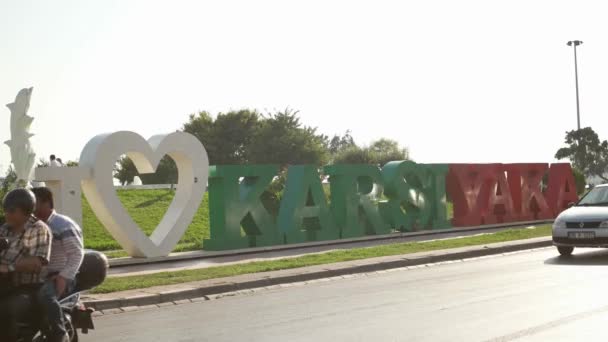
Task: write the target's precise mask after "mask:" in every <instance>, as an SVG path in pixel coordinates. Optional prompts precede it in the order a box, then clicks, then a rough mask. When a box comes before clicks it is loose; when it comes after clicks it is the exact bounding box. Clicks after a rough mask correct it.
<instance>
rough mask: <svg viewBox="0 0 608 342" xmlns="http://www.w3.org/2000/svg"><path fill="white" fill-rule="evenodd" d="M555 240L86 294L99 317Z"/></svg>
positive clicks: (536, 245)
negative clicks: (97, 311)
mask: <svg viewBox="0 0 608 342" xmlns="http://www.w3.org/2000/svg"><path fill="white" fill-rule="evenodd" d="M551 244H552V241H551V237H540V238H534V239H527V240H517V241H509V242H499V243H493V244H487V245H479V246H471V247H463V248H454V249H447V250H438V251H432V252H423V253H412V254H404V255H395V256H388V257H379V258H370V259H362V260H355V261H348V262H340V263H335V264H327V265H319V266H310V267H302V268H294V269H288V270H281V271H271V272H262V273H253V274H245V275H239V276H234V277H227V278H218V279H210V280H204V281H196V282H191V283H183V284H177V285H168V286H158V287H150V288H147V289H141V290H130V291H123V292H114V293H109V294H90V295H84V296H83V300H84V301H85V303H86V305H88V306H90V307H93V308H95V309H96V310H101V311H100V312H99V313H98V314H107V313H117V312H123V311H131V310H137V309H139V308H146V307H151V306H163V305H173V304H179V303H181V302H190V301H193V300H195V301H196V300H208V299H210V296H214V295H218V294H222V293H229V292H236V291H242V290H250V289H256V288H266V287H269V286H289V284H292V283H301V282H307V281H314V280H319V279H326V278H332V277H344V278H348V277H352V275H353V274H361V273H370V272H378V271H383V270H389V269H395V268H403V267H412V266H420V265H426V264H432V263H437V262H445V261H459V260H462V259H468V258H476V257H482V256H487V255H494V254H502V253H508V252H514V251H520V250H526V249H535V248H542V247H548V246H551Z"/></svg>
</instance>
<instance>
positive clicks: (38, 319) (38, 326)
mask: <svg viewBox="0 0 608 342" xmlns="http://www.w3.org/2000/svg"><path fill="white" fill-rule="evenodd" d="M8 244H9V243H8V241H7V240H6V239H0V250H2V249H5V248H7V247H8ZM108 267H109V263H108V259H107V257H106V256H105V255H104V254H103V253H101V252H97V251H93V250H86V251H85V254H84V259H83V261H82V264H81V265H80V268H79V271H78V274H77V275H76V282H75V283H76V285H75V288H74V290H73V291H71V292H70V293H68V294H67V295H66V296H64V297H63V298H61V299H60V300H59V304H60V305H61V309H62V312H63V317H64V320H63V321H64V325H65V330H66V331H67V332H68V336H69V341H70V342H78V330H80V332H81V333H83V334H87V333H88V332H89V330H92V329H95V326H94V325H93V318H92V314H93V312H94V310H93V309H91V308H87V307H85V305H84V304H83V303H82V301H81V300H80V295H81V293H82V292H83V291H86V290H90V289H92V288H94V287H96V286H99V285H101V283H103V282H104V280H105V278H106V275H107V270H108ZM18 331H19V338H18V341H19V342H29V341H33V342H45V341H47V336H48V333H49V331H50V326H49V324H48V322H47V321H46V318H45V315H44V313H43V312H42V310H41V308H39V307H38V305H36V304H34V305H33V314H32V315H29V317H28V320H27V321H24V322H19V324H18Z"/></svg>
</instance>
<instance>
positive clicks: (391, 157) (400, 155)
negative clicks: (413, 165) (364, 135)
mask: <svg viewBox="0 0 608 342" xmlns="http://www.w3.org/2000/svg"><path fill="white" fill-rule="evenodd" d="M408 159H409V153H408V150H407V148H404V147H400V146H399V143H398V142H397V141H395V140H390V139H379V140H376V141H374V142H372V143H371V144H370V145H369V146H367V147H359V146H356V145H354V146H350V147H347V148H345V149H343V150H341V151H339V152H338V153H337V154H336V155H335V156H334V160H333V162H334V164H373V165H378V166H383V165H384V164H386V163H388V162H390V161H395V160H408Z"/></svg>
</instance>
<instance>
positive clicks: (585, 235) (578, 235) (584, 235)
mask: <svg viewBox="0 0 608 342" xmlns="http://www.w3.org/2000/svg"><path fill="white" fill-rule="evenodd" d="M568 237H569V238H571V239H595V232H570V233H568Z"/></svg>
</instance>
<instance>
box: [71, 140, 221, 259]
mask: <svg viewBox="0 0 608 342" xmlns="http://www.w3.org/2000/svg"><path fill="white" fill-rule="evenodd" d="M123 154H126V155H127V156H129V158H131V159H132V160H133V163H134V164H135V167H136V168H137V170H138V171H139V172H140V173H152V172H154V171H155V170H156V167H157V166H158V163H159V162H160V160H161V159H162V158H163V157H164V156H165V155H169V156H170V157H171V158H172V159H173V160H174V161H175V164H176V165H177V171H178V182H177V190H176V192H175V197H174V198H173V201H172V202H171V205H170V206H169V209H168V210H167V213H166V214H165V216H164V217H163V219H162V220H161V221H160V223H159V224H158V226H157V227H156V229H155V230H154V232H153V233H152V235H151V236H150V237H148V236H147V235H146V234H144V232H142V231H141V229H140V228H139V226H138V225H137V224H136V223H135V221H133V219H132V218H131V216H130V215H129V213H128V212H127V210H126V209H125V208H124V207H123V205H122V203H121V202H120V200H119V199H118V196H117V195H116V190H115V189H114V182H113V177H112V172H113V170H114V166H115V165H116V161H117V160H118V158H120V156H121V155H123ZM80 165H81V166H83V167H89V168H90V169H91V170H92V177H91V178H90V179H87V180H84V181H83V182H82V189H83V192H84V194H85V196H86V198H87V200H88V201H89V204H90V205H91V209H93V211H94V212H95V214H96V215H97V218H99V220H100V221H101V223H102V224H103V225H104V226H105V227H106V229H107V230H108V231H109V232H110V234H112V236H113V237H114V238H115V239H116V241H117V242H118V243H119V244H120V245H121V246H122V247H123V248H124V249H125V250H126V251H127V253H129V255H131V256H137V257H148V258H151V257H158V256H165V255H168V254H169V253H171V251H172V250H173V248H174V247H175V245H176V244H177V243H178V242H179V239H180V238H181V237H182V236H183V235H184V232H185V231H186V229H187V228H188V225H189V224H190V223H191V222H192V218H193V217H194V215H195V214H196V211H197V209H198V207H199V205H200V203H201V201H202V199H203V195H204V193H205V190H206V187H207V177H208V176H209V158H208V157H207V151H206V150H205V148H204V147H203V145H202V144H201V142H200V141H199V140H198V139H196V138H195V137H194V136H192V135H190V134H188V133H183V132H176V133H171V134H167V135H155V136H153V137H151V138H150V139H149V140H148V141H146V140H145V139H144V138H143V137H141V136H140V135H139V134H136V133H133V132H127V131H122V132H116V133H110V134H101V135H98V136H96V137H94V138H93V139H91V140H90V141H89V142H88V143H87V145H86V146H85V148H84V149H83V150H82V153H81V155H80Z"/></svg>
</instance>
